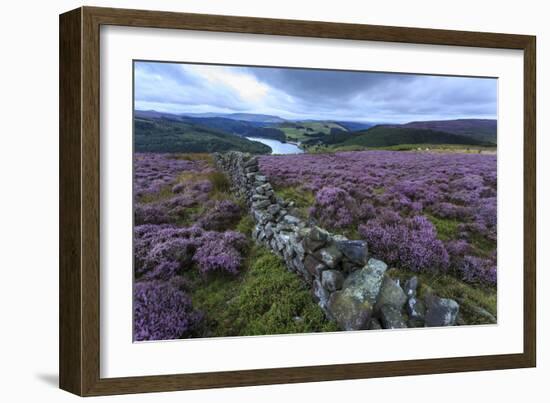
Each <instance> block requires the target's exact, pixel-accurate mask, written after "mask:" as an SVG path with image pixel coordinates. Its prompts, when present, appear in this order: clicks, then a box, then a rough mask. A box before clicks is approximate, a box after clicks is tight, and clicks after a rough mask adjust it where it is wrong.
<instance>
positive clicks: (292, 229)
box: [215, 152, 459, 330]
mask: <svg viewBox="0 0 550 403" xmlns="http://www.w3.org/2000/svg"><path fill="white" fill-rule="evenodd" d="M215 161H216V165H217V167H218V169H220V170H222V171H224V172H225V173H226V174H227V175H228V176H229V178H230V180H231V182H232V186H233V191H234V192H235V193H236V194H237V195H238V196H239V197H241V198H242V199H244V200H245V201H246V203H247V205H248V207H249V210H250V214H251V215H252V217H253V218H254V221H255V227H254V230H253V233H252V237H253V238H254V240H255V241H256V242H258V243H259V244H262V245H264V246H265V247H267V248H269V249H270V250H272V251H273V252H274V253H275V254H277V255H278V256H280V257H281V258H282V259H283V260H284V261H285V263H286V266H287V268H288V269H289V270H291V271H293V272H295V273H296V274H297V275H298V276H300V277H301V278H302V279H303V281H304V282H305V283H306V284H307V285H308V287H310V289H311V292H312V296H313V298H315V300H316V302H317V303H318V304H319V306H320V307H321V308H322V309H323V311H324V312H325V314H326V316H327V318H328V319H330V320H333V321H335V322H336V323H337V324H338V326H339V327H340V328H341V329H342V330H362V329H381V328H385V329H388V328H406V327H423V326H449V325H454V324H455V322H456V319H457V315H458V312H459V306H458V304H457V303H456V301H454V300H451V299H445V298H439V297H437V296H436V295H433V294H428V295H426V296H425V298H423V299H420V298H418V297H417V288H418V279H417V278H416V277H412V278H411V279H409V280H408V281H407V282H406V283H405V284H404V285H403V286H401V284H399V281H396V280H393V279H392V278H391V277H390V276H388V275H387V274H386V271H387V269H388V266H387V265H386V264H385V263H384V262H382V261H380V260H377V259H374V258H372V257H369V251H368V245H367V243H366V242H365V241H360V240H349V239H347V238H346V237H344V236H342V235H338V234H331V233H330V232H328V231H326V230H324V229H322V228H319V227H317V226H310V225H308V224H307V223H306V222H304V221H303V220H301V219H300V218H298V217H296V216H295V215H293V214H292V211H293V205H292V202H288V201H285V200H282V199H281V198H279V197H277V196H276V195H275V192H274V190H273V187H272V186H271V184H270V183H269V181H268V179H267V178H266V176H264V175H262V173H261V172H260V171H259V166H258V159H257V157H256V156H251V155H249V154H244V153H239V152H228V153H224V154H215Z"/></svg>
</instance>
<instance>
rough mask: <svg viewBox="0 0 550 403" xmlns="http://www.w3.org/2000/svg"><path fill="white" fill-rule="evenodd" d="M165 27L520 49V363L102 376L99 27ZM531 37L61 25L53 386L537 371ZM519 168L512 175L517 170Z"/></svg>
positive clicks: (88, 15) (513, 358) (132, 17)
mask: <svg viewBox="0 0 550 403" xmlns="http://www.w3.org/2000/svg"><path fill="white" fill-rule="evenodd" d="M102 25H118V26H131V27H149V28H171V29H186V30H202V31H216V32H231V33H252V34H268V35H286V36H302V37H316V38H335V39H351V40H358V41H361V40H369V41H381V42H400V43H415V44H434V45H449V46H468V47H481V48H499V49H519V50H523V52H524V167H523V168H524V189H523V191H524V224H523V225H524V267H523V270H524V290H523V295H524V328H523V336H524V339H523V340H524V349H523V353H521V354H504V355H491V356H473V357H472V356H469V357H456V358H440V359H422V360H408V361H392V362H379V363H359V364H357V363H355V364H342V365H323V366H307V367H291V368H276V369H254V370H239V371H228V372H210V373H193V374H173V375H158V376H139V377H127V378H101V377H100V345H99V344H100V337H99V334H100V315H99V312H100V307H99V301H100V299H99V290H100V279H99V245H100V242H99V241H100V236H101V234H100V229H99V228H100V226H99V220H100V215H99V204H100V197H99V189H100V172H99V159H100V148H99V138H100V136H99V131H100V127H99V122H100V120H99V113H100V112H99V111H100V101H99V99H100V98H99V90H100V89H99V88H100V84H99V74H100V57H99V54H100V40H99V36H100V27H101V26H102ZM535 44H536V41H535V37H534V36H527V35H510V34H497V33H483V32H461V31H447V30H436V29H418V28H402V27H389V26H374V25H356V24H339V23H329V22H314V21H295V20H277V19H264V18H250V17H229V16H220V15H201V14H185V13H171V12H159V11H142V10H122V9H109V8H95V7H81V8H78V9H75V10H73V11H69V12H67V13H65V14H62V15H61V16H60V87H59V91H60V145H59V147H60V223H59V225H60V277H59V278H60V280H59V281H60V283H59V285H60V294H59V300H60V308H59V309H60V314H59V315H60V316H59V319H60V344H59V362H60V387H61V388H62V389H64V390H66V391H69V392H72V393H75V394H77V395H80V396H94V395H111V394H121V393H140V392H161V391H172V390H187V389H200V388H218V387H233V386H249V385H264V384H278V383H297V382H314V381H328V380H343V379H357V378H371V377H372V378H374V377H388V376H402V375H419V374H436V373H449V372H460V371H481V370H496V369H509V368H526V367H534V366H535V365H536V308H535V302H536V294H535V292H536V288H535V265H536V262H535V243H536V238H535V237H536V221H535V207H536V205H535V203H536V172H535V167H536V162H535V156H536V151H535V150H536V147H535V133H536V128H535V122H536V119H535V114H536V94H535V89H536V85H535V83H536V78H535V75H536V65H535V60H536V56H535V55H536V47H535V46H536V45H535ZM518 168H519V167H518Z"/></svg>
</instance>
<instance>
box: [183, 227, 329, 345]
mask: <svg viewBox="0 0 550 403" xmlns="http://www.w3.org/2000/svg"><path fill="white" fill-rule="evenodd" d="M242 225H245V224H242ZM246 266H247V267H248V269H247V270H245V271H244V272H243V273H242V274H241V275H240V276H238V277H234V278H232V277H229V276H226V275H225V276H222V275H215V276H212V277H210V278H209V279H208V280H207V281H206V282H204V283H202V282H203V280H201V279H199V278H197V279H196V281H200V282H201V284H200V286H198V287H192V290H191V292H192V299H193V304H194V306H195V307H197V308H198V309H201V310H203V311H204V312H206V313H207V315H208V316H207V321H208V326H207V327H208V328H209V329H210V332H211V334H209V335H208V336H212V337H215V336H244V335H260V334H287V333H311V332H326V331H337V330H338V329H337V327H336V325H335V324H334V323H332V322H329V321H327V320H326V319H325V317H324V314H323V312H322V311H321V309H320V308H319V306H317V304H315V302H314V301H313V299H312V296H311V293H310V291H309V290H308V288H307V287H306V286H305V284H303V283H302V281H301V280H300V279H299V278H298V277H297V276H296V274H294V273H291V272H289V271H288V270H287V268H286V267H285V265H284V263H283V262H282V261H281V259H279V258H278V257H277V256H275V255H273V254H272V253H271V252H269V251H268V250H266V249H265V248H262V247H258V246H254V247H253V248H252V249H251V251H250V254H249V257H248V259H247V263H246V264H245V267H246Z"/></svg>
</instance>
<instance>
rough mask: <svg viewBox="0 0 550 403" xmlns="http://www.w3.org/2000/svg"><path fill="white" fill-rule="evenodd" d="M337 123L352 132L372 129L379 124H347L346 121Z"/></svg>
mask: <svg viewBox="0 0 550 403" xmlns="http://www.w3.org/2000/svg"><path fill="white" fill-rule="evenodd" d="M335 123H337V124H339V125H340V126H342V127H344V128H345V129H346V130H348V131H350V132H356V131H358V130H366V129H370V128H371V127H373V126H376V125H377V124H379V123H372V122H345V121H337V122H335Z"/></svg>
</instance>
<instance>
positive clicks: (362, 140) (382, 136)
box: [337, 125, 489, 147]
mask: <svg viewBox="0 0 550 403" xmlns="http://www.w3.org/2000/svg"><path fill="white" fill-rule="evenodd" d="M399 144H464V145H488V144H489V143H487V142H485V141H481V140H476V139H474V138H472V137H468V136H463V135H459V134H453V133H447V132H442V131H437V130H430V129H417V128H410V127H403V126H386V125H379V126H375V127H372V128H370V129H368V130H365V131H359V132H354V133H352V134H351V135H350V137H349V138H348V139H347V140H344V141H342V142H340V143H338V144H337V145H338V146H362V147H388V146H394V145H399Z"/></svg>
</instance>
